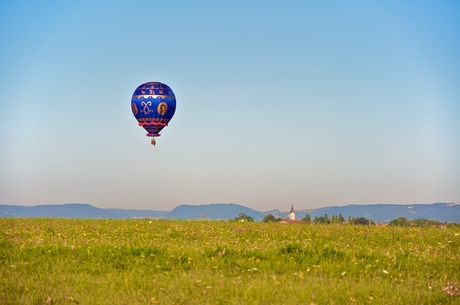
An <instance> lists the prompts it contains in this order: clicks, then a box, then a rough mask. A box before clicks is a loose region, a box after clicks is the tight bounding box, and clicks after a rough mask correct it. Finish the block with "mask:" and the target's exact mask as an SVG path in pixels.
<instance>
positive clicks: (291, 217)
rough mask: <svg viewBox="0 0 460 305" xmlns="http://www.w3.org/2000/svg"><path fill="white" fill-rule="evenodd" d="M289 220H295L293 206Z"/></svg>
mask: <svg viewBox="0 0 460 305" xmlns="http://www.w3.org/2000/svg"><path fill="white" fill-rule="evenodd" d="M289 219H290V220H295V211H294V205H291V211H290V212H289Z"/></svg>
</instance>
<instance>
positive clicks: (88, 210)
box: [0, 203, 167, 219]
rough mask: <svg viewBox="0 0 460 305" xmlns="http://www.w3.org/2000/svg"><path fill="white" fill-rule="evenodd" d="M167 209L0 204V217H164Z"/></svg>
mask: <svg viewBox="0 0 460 305" xmlns="http://www.w3.org/2000/svg"><path fill="white" fill-rule="evenodd" d="M166 213H167V211H153V210H125V209H100V208H96V207H94V206H92V205H89V204H82V203H68V204H53V205H51V204H49V205H37V206H21V205H0V217H32V218H33V217H42V218H48V217H49V218H85V219H91V218H114V219H122V218H135V217H139V218H143V217H156V218H158V217H164V215H165V214H166Z"/></svg>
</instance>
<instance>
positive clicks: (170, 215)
mask: <svg viewBox="0 0 460 305" xmlns="http://www.w3.org/2000/svg"><path fill="white" fill-rule="evenodd" d="M240 213H243V214H246V215H247V216H251V217H252V218H254V220H255V221H261V220H262V219H263V218H264V217H265V216H266V215H268V214H273V215H274V216H275V217H281V218H284V217H288V215H289V212H288V211H284V212H281V211H279V210H271V211H265V212H260V211H256V210H254V209H251V208H248V207H245V206H242V205H239V204H235V203H230V204H225V203H215V204H203V205H179V206H177V207H176V208H174V209H173V210H171V211H156V210H133V209H102V208H97V207H94V206H92V205H89V204H80V203H70V204H58V205H38V206H20V205H0V217H41V218H82V219H93V218H102V219H110V218H113V219H129V218H166V219H234V218H235V217H237V216H238V214H240ZM306 214H310V216H311V217H312V219H313V218H314V217H316V216H318V217H319V216H324V214H327V215H328V216H332V215H337V216H338V215H342V216H343V217H345V219H347V218H348V217H350V216H351V217H365V218H367V219H372V220H373V221H375V222H389V221H391V220H393V219H396V218H398V217H404V218H407V219H420V218H424V219H431V220H437V221H441V222H446V221H447V222H457V223H460V204H453V203H433V204H412V205H398V204H364V205H356V204H353V205H346V206H332V207H324V208H318V209H311V210H296V218H298V219H301V218H303V217H304V216H305V215H306Z"/></svg>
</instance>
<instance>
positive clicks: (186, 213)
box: [165, 203, 267, 220]
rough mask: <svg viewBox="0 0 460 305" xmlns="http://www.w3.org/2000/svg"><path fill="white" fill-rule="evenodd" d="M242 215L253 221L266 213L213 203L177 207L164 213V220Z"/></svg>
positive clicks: (224, 217)
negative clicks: (249, 217)
mask: <svg viewBox="0 0 460 305" xmlns="http://www.w3.org/2000/svg"><path fill="white" fill-rule="evenodd" d="M240 213H243V214H246V215H247V216H251V217H252V218H254V219H257V220H258V219H260V220H261V219H263V218H264V217H265V215H267V213H264V212H259V211H256V210H253V209H251V208H248V207H245V206H242V205H239V204H234V203H228V204H226V203H214V204H202V205H179V206H177V207H175V208H174V209H173V210H172V211H171V212H168V213H166V215H165V216H166V218H171V219H203V218H209V219H234V218H235V217H237V216H238V214H240Z"/></svg>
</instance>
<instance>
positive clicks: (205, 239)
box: [0, 219, 460, 304]
mask: <svg viewBox="0 0 460 305" xmlns="http://www.w3.org/2000/svg"><path fill="white" fill-rule="evenodd" d="M459 232H460V229H459V228H448V229H440V228H400V227H362V226H349V225H343V226H335V225H329V226H321V225H288V224H280V223H270V224H265V223H235V222H207V221H206V222H205V221H165V220H160V221H149V220H68V219H67V220H65V219H0V303H1V304H18V303H19V304H152V303H158V304H245V303H246V304H310V303H313V304H347V303H356V304H369V303H371V304H458V303H460V291H459V292H458V293H457V292H455V289H460V233H459ZM449 286H453V287H451V288H449ZM449 293H450V294H454V295H449Z"/></svg>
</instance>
